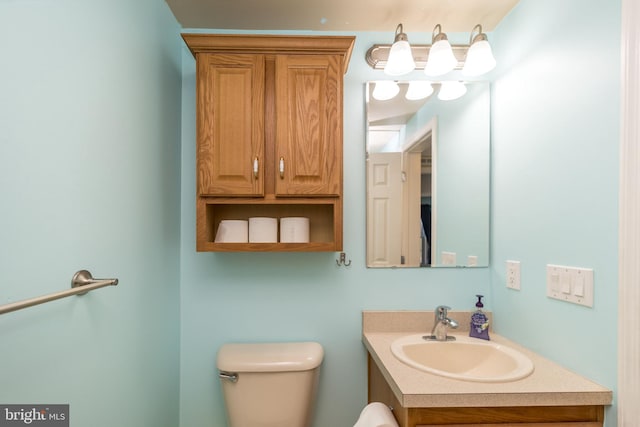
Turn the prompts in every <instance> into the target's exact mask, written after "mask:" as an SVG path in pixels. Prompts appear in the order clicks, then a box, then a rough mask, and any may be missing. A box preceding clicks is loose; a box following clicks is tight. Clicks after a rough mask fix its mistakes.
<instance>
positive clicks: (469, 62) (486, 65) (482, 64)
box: [462, 24, 496, 76]
mask: <svg viewBox="0 0 640 427" xmlns="http://www.w3.org/2000/svg"><path fill="white" fill-rule="evenodd" d="M476 30H477V34H476ZM474 34H476V35H475V36H474ZM469 45H470V46H469V50H468V51H467V58H466V59H465V61H464V67H462V74H464V75H465V76H480V75H482V74H485V73H488V72H489V71H491V70H493V69H494V68H495V66H496V59H495V58H494V57H493V52H492V51H491V45H490V44H489V41H488V40H487V35H486V34H485V33H483V32H482V26H481V25H480V24H478V25H476V26H475V27H473V30H472V31H471V36H469Z"/></svg>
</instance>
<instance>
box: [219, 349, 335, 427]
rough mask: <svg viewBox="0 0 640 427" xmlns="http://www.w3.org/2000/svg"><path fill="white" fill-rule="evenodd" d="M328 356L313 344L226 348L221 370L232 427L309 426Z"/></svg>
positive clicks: (221, 358)
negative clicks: (324, 357) (321, 372)
mask: <svg viewBox="0 0 640 427" xmlns="http://www.w3.org/2000/svg"><path fill="white" fill-rule="evenodd" d="M323 356H324V351H323V349H322V346H321V345H320V344H318V343H315V342H296V343H257V344H225V345H223V346H222V347H221V348H220V350H219V351H218V357H217V367H218V370H219V371H220V381H221V384H222V392H223V394H224V401H225V406H226V410H227V417H228V420H229V426H230V427H308V426H309V425H310V424H311V416H312V412H313V408H314V403H315V398H316V389H317V385H318V374H319V371H320V369H319V368H320V364H321V363H322V359H323Z"/></svg>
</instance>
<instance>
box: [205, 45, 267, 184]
mask: <svg viewBox="0 0 640 427" xmlns="http://www.w3.org/2000/svg"><path fill="white" fill-rule="evenodd" d="M264 63H265V61H264V56H263V55H244V54H206V53H201V54H199V56H198V61H197V64H198V65H197V83H196V87H197V88H198V89H197V108H196V111H197V132H198V135H197V139H198V149H197V169H198V195H200V196H262V195H263V194H264V184H263V183H264V172H263V171H264V164H263V162H264V86H265V65H264Z"/></svg>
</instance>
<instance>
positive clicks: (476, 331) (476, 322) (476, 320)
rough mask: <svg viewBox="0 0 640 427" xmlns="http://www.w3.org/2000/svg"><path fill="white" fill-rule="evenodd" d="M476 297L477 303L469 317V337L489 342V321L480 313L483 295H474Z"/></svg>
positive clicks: (482, 305)
mask: <svg viewBox="0 0 640 427" xmlns="http://www.w3.org/2000/svg"><path fill="white" fill-rule="evenodd" d="M476 297H478V302H476V311H475V312H474V313H473V314H472V315H471V326H470V328H469V336H470V337H473V338H481V339H483V340H489V319H488V318H487V315H486V314H484V312H483V311H482V307H484V304H482V298H483V297H484V295H476Z"/></svg>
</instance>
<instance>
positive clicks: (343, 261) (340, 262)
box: [336, 252, 351, 267]
mask: <svg viewBox="0 0 640 427" xmlns="http://www.w3.org/2000/svg"><path fill="white" fill-rule="evenodd" d="M346 260H347V254H345V253H344V252H340V259H337V260H336V264H338V267H340V266H341V265H344V266H345V267H349V266H350V265H351V260H349V262H346Z"/></svg>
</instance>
